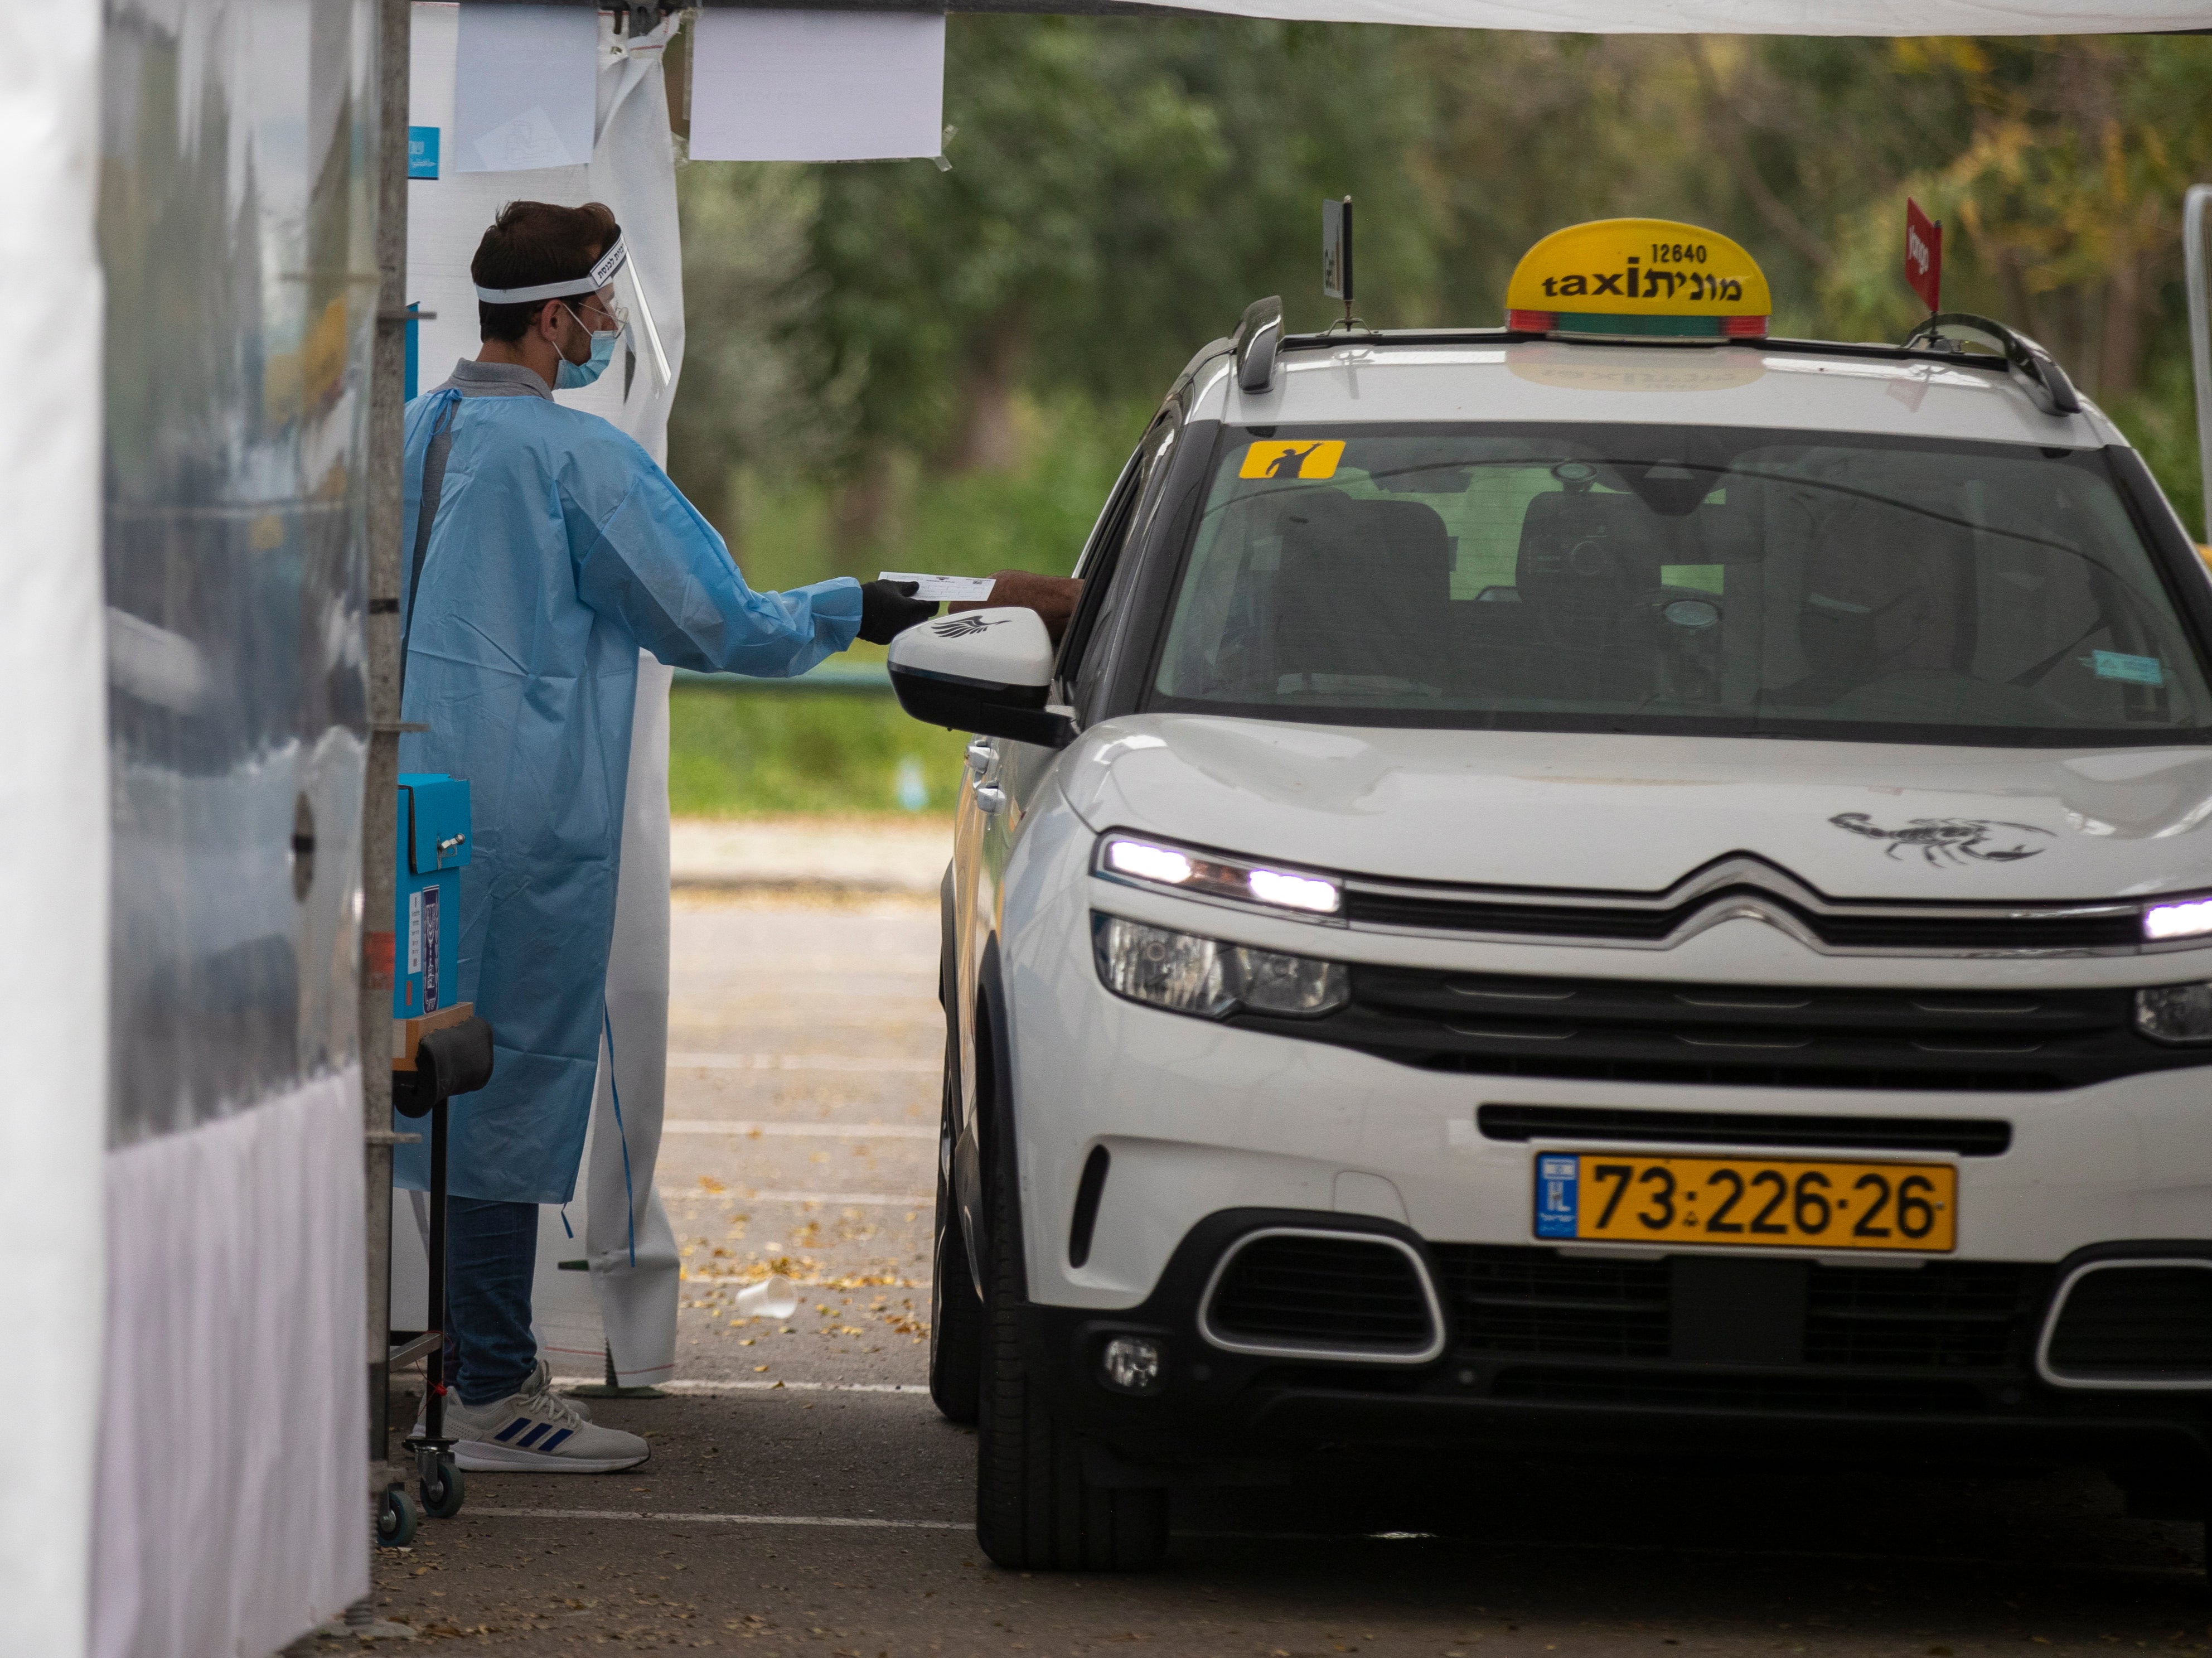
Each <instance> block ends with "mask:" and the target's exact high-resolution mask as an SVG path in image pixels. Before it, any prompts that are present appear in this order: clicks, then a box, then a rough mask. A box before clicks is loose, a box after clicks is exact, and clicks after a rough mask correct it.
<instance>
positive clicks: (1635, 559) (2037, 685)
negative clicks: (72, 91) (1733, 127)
mask: <svg viewBox="0 0 2212 1658" xmlns="http://www.w3.org/2000/svg"><path fill="white" fill-rule="evenodd" d="M1508 302H1509V307H1510V318H1509V323H1510V325H1509V326H1508V327H1506V328H1504V329H1489V330H1480V329H1476V330H1455V331H1420V332H1379V333H1377V332H1365V331H1346V330H1343V329H1338V330H1334V331H1330V332H1328V333H1327V334H1322V335H1311V336H1304V337H1285V336H1284V335H1283V334H1282V332H1281V326H1280V317H1281V310H1280V306H1279V303H1278V302H1276V301H1261V303H1260V304H1258V305H1255V307H1252V309H1251V310H1250V311H1249V312H1248V313H1247V314H1246V317H1245V319H1244V323H1243V327H1242V328H1241V329H1240V330H1239V331H1238V333H1237V337H1235V338H1233V339H1225V340H1221V341H1218V342H1216V343H1213V344H1212V345H1209V346H1207V347H1206V349H1203V350H1201V351H1200V353H1199V354H1198V355H1197V356H1195V357H1194V359H1193V360H1192V361H1191V363H1190V365H1189V367H1188V368H1186V369H1185V370H1184V371H1183V373H1182V376H1181V377H1180V378H1179V379H1178V380H1176V383H1175V385H1174V387H1173V389H1172V390H1171V391H1170V392H1169V394H1168V396H1167V398H1166V400H1165V402H1164V403H1163V404H1162V405H1161V407H1160V410H1159V413H1158V416H1157V418H1156V419H1155V421H1154V422H1153V423H1152V427H1151V429H1150V430H1149V431H1148V432H1147V433H1146V436H1145V440H1144V442H1143V445H1142V446H1141V447H1140V448H1139V450H1138V452H1137V453H1136V454H1135V455H1134V457H1133V458H1132V459H1131V460H1130V462H1129V465H1128V467H1127V471H1125V472H1124V474H1123V475H1122V477H1121V481H1120V483H1118V484H1117V485H1116V487H1115V489H1114V492H1113V495H1112V496H1111V498H1110V499H1109V501H1108V502H1107V504H1106V507H1105V510H1104V512H1103V514H1102V515H1101V517H1100V519H1099V520H1098V524H1097V528H1096V530H1095V531H1093V533H1092V535H1091V540H1090V543H1089V545H1088V546H1087V547H1086V548H1085V550H1084V553H1083V556H1082V562H1081V565H1080V567H1079V574H1081V575H1082V577H1083V578H1084V581H1085V590H1084V592H1083V597H1082V601H1081V604H1080V606H1079V609H1078V610H1077V612H1076V615H1075V616H1074V619H1073V623H1071V625H1070V626H1069V628H1068V630H1067V632H1066V637H1065V640H1064V641H1063V642H1062V643H1061V644H1060V646H1059V647H1058V648H1057V650H1056V651H1055V650H1054V648H1053V647H1052V646H1051V644H1050V642H1049V641H1048V639H1047V637H1046V635H1045V633H1044V629H1043V627H1042V623H1040V622H1039V620H1038V618H1037V617H1036V615H1035V613H1033V612H1031V611H1029V610H1012V609H1001V610H981V611H976V612H971V613H969V614H964V615H958V616H947V617H945V618H944V619H942V620H940V621H937V622H933V623H926V624H924V625H923V626H921V627H919V628H916V629H912V630H910V631H909V632H908V633H907V634H905V635H902V636H901V637H900V638H899V639H898V641H896V642H895V644H894V646H893V647H892V652H891V666H892V676H893V679H894V682H895V683H896V686H897V688H898V689H899V693H900V695H901V697H902V700H903V701H904V702H905V705H906V707H907V708H908V711H909V712H910V713H912V714H915V716H916V717H918V718H921V719H924V720H929V721H931V722H932V723H934V724H939V725H944V726H951V727H953V728H955V729H958V730H964V731H969V732H976V733H979V735H978V737H977V738H976V740H975V743H974V744H973V745H972V746H971V747H970V749H969V753H968V763H969V773H970V776H969V779H968V780H967V783H966V785H965V786H964V793H963V799H962V802H961V805H960V809H959V819H958V830H957V854H956V857H955V859H954V863H953V865H952V868H951V871H950V872H949V873H948V876H947V880H946V887H945V955H944V967H943V997H944V1001H945V1009H946V1012H947V1016H948V1027H949V1036H948V1042H947V1045H946V1063H945V1118H944V1134H943V1141H942V1146H941V1157H940V1164H939V1168H940V1180H939V1204H938V1218H937V1228H938V1242H937V1255H936V1261H935V1272H934V1278H935V1283H936V1286H937V1287H936V1292H935V1297H934V1299H935V1303H936V1307H935V1319H934V1323H933V1331H932V1341H933V1349H932V1357H931V1365H932V1370H931V1374H932V1381H933V1388H934V1389H935V1393H936V1397H937V1400H938V1402H939V1406H940V1407H941V1408H942V1409H943V1410H944V1411H945V1413H946V1414H947V1415H949V1416H951V1417H954V1418H964V1419H975V1418H978V1417H980V1428H981V1442H980V1470H981V1472H980V1475H979V1488H978V1503H977V1521H978V1530H979V1533H980V1537H981V1543H982V1545H983V1546H984V1548H985V1549H986V1550H987V1552H988V1553H989V1554H990V1556H991V1557H992V1558H994V1560H996V1561H999V1562H1000V1563H1001V1564H1006V1565H1014V1566H1021V1567H1028V1568H1053V1567H1060V1568H1074V1567H1080V1568H1083V1569H1086V1570H1097V1569H1100V1568H1105V1567H1112V1566H1117V1565H1138V1564H1146V1563H1148V1562H1150V1561H1152V1560H1153V1559H1155V1558H1158V1555H1159V1553H1160V1552H1161V1551H1162V1549H1163V1548H1164V1545H1165V1540H1166V1535H1167V1526H1168V1510H1169V1501H1170V1494H1171V1492H1172V1491H1173V1490H1174V1489H1175V1488H1176V1486H1177V1485H1180V1484H1181V1483H1182V1482H1184V1481H1187V1480H1193V1479H1243V1478H1267V1477H1273V1476H1279V1474H1280V1473H1282V1472H1283V1471H1284V1470H1285V1468H1286V1467H1294V1466H1295V1465H1296V1463H1297V1461H1298V1459H1299V1458H1300V1457H1301V1456H1303V1455H1308V1454H1310V1451H1311V1450H1312V1449H1313V1448H1316V1447H1319V1446H1322V1445H1331V1446H1338V1447H1342V1446H1346V1445H1350V1446H1358V1445H1362V1444H1370V1443H1371V1444H1376V1445H1389V1446H1396V1447H1407V1446H1413V1447H1422V1448H1450V1447H1465V1448H1468V1449H1470V1450H1473V1451H1477V1452H1479V1451H1480V1449H1481V1448H1483V1447H1486V1446H1506V1447H1512V1448H1522V1449H1527V1448H1535V1447H1540V1446H1568V1447H1573V1448H1579V1449H1583V1450H1592V1449H1597V1448H1607V1447H1613V1448H1626V1449H1628V1450H1631V1451H1633V1450H1635V1449H1637V1448H1655V1447H1661V1446H1663V1447H1665V1448H1668V1449H1670V1450H1674V1451H1680V1450H1684V1449H1691V1448H1695V1447H1697V1446H1699V1444H1701V1443H1705V1442H1719V1441H1724V1442H1728V1443H1729V1444H1731V1445H1733V1446H1737V1447H1741V1446H1744V1445H1746V1444H1756V1445H1761V1446H1766V1445H1771V1446H1773V1447H1775V1448H1777V1449H1778V1450H1793V1449H1794V1450H1801V1451H1806V1452H1810V1453H1815V1454H1819V1455H1863V1454H1881V1453H1884V1452H1892V1451H1909V1452H1911V1453H1913V1454H1916V1455H1918V1454H1931V1453H1940V1454H1942V1455H1946V1456H1959V1457H1968V1458H1973V1459H1976V1460H1978V1461H1983V1462H1991V1461H1994V1462H1996V1463H1999V1464H2005V1463H2015V1464H2016V1463H2024V1462H2045V1461H2050V1460H2051V1459H2061V1460H2066V1459H2071V1460H2075V1461H2086V1462H2088V1463H2092V1464H2094V1465H2097V1466H2100V1467H2105V1468H2107V1469H2109V1470H2111V1471H2112V1473H2113V1474H2114V1475H2115V1476H2116V1477H2117V1478H2118V1480H2119V1481H2120V1483H2121V1485H2123V1487H2124V1489H2126V1491H2128V1492H2129V1494H2130V1497H2131V1498H2133V1500H2134V1501H2135V1502H2136V1503H2137V1504H2138V1505H2139V1506H2140V1507H2141V1508H2142V1509H2144V1510H2146V1511H2166V1512H2172V1511H2173V1509H2174V1505H2176V1504H2179V1505H2181V1507H2182V1508H2183V1509H2186V1510H2187V1511H2188V1512H2189V1513H2191V1514H2199V1515H2201V1514H2202V1512H2203V1508H2202V1503H2201V1499H2202V1497H2203V1496H2204V1494H2205V1493H2206V1492H2207V1491H2212V1481H2208V1477H2207V1476H2208V1457H2209V1455H2212V1453H2208V1447H2212V1070H2208V1068H2207V1067H2208V1066H2212V681H2209V680H2208V672H2207V664H2208V661H2212V656H2208V646H2212V582H2208V580H2207V576H2206V574H2205V571H2204V569H2203V567H2202V566H2201V565H2200V563H2199V562H2198V560H2197V555H2196V551H2195V549H2194V547H2193V546H2192V544H2191V541H2190V539H2189V537H2187V535H2186V534H2185V531H2184V530H2183V528H2182V525H2181V524H2180V523H2179V520H2178V519H2176V517H2175V515H2174V513H2173V512H2172V509H2171V508H2170V507H2168V505H2167V504H2166V501H2165V500H2164V499H2163V497H2162V496H2161V495H2160V492H2159V489H2158V488H2157V486H2156V485H2155V484H2154V482H2153V480H2152V478H2151V476H2150V474H2149V472H2148V471H2147V470H2146V468H2145V467H2144V465H2143V463H2142V460H2141V459H2139V458H2138V457H2137V456H2136V453H2135V452H2134V451H2133V450H2132V449H2130V447H2129V446H2128V444H2127V442H2126V440H2125V439H2124V438H2123V437H2122V435H2121V434H2120V433H2119V432H2118V430H2116V429H2115V428H2113V426H2112V423H2111V422H2109V421H2108V420H2106V418H2105V417H2104V416H2103V415H2102V414H2100V412H2099V411H2098V410H2096V409H2095V408H2093V406H2091V405H2090V404H2088V403H2087V402H2086V401H2084V400H2083V399H2081V398H2080V397H2079V396H2078V395H2077V394H2076V393H2075V390H2074V388H2073V387H2072V386H2071V385H2070V384H2069V381H2068V380H2067V379H2066V376H2065V375H2064V374H2063V371H2062V370H2061V369H2060V368H2059V367H2058V366H2057V364H2055V363H2054V362H2053V361H2051V359H2050V357H2049V356H2048V355H2046V354H2045V353H2044V352H2043V351H2042V350H2041V349H2039V348H2038V347H2037V346H2036V345H2034V344H2033V342H2030V341H2027V340H2025V339H2023V338H2021V337H2019V336H2017V335H2015V334H2014V333H2013V332H2011V331H2008V330H2007V329H2005V328H2004V327H2002V325H1998V324H1996V323H1992V322H1990V321H1987V320H1986V319H1977V318H1968V317H1947V318H1940V319H1931V323H1930V324H1929V325H1927V326H1924V327H1923V329H1922V330H1921V331H1918V332H1917V333H1916V334H1915V335H1914V336H1913V337H1912V338H1911V339H1910V340H1908V341H1907V342H1906V343H1905V344H1903V345H1901V346H1895V347H1892V346H1887V345H1875V344H1838V343H1819V342H1810V341H1803V340H1786V339H1778V338H1771V337H1767V335H1766V314H1767V312H1768V310H1769V302H1768V299H1767V294H1766V285H1765V280H1764V278H1763V277H1762V276H1760V275H1759V271H1758V269H1757V267H1756V266H1755V265H1754V264H1753V262H1752V261H1751V259H1750V258H1748V256H1747V255H1746V254H1745V253H1744V252H1742V250H1741V249H1740V248H1737V247H1735V246H1734V245H1732V244H1730V243H1729V242H1728V241H1727V240H1724V239H1723V238H1721V237H1718V236H1716V235H1712V234H1710V233H1708V232H1705V231H1701V230H1699V229H1697V228H1694V227H1690V226H1684V225H1676V224H1670V223H1662V222H1650V221H1614V222H1606V223H1603V224H1599V225H1595V226H1581V227H1577V228H1573V229H1571V230H1568V231H1563V232H1561V233H1559V234H1558V235H1556V236H1554V237H1552V238H1550V239H1547V240H1546V241H1545V242H1543V243H1540V244H1539V245H1538V246H1536V247H1535V248H1534V249H1533V250H1531V252H1530V253H1529V255H1528V258H1526V259H1525V260H1524V261H1523V262H1522V266H1521V268H1520V270H1518V271H1517V272H1516V276H1515V277H1514V282H1513V287H1512V289H1511V290H1510V293H1509V295H1508Z"/></svg>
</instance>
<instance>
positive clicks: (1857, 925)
mask: <svg viewBox="0 0 2212 1658" xmlns="http://www.w3.org/2000/svg"><path fill="white" fill-rule="evenodd" d="M1750 906H1756V907H1757V908H1758V910H1759V912H1760V913H1761V914H1764V915H1765V916H1766V917H1767V918H1769V919H1770V920H1774V921H1776V922H1778V924H1781V925H1783V926H1787V927H1788V928H1790V930H1791V931H1793V932H1796V933H1798V934H1799V935H1800V936H1801V937H1802V938H1805V939H1806V940H1808V942H1809V943H1811V944H1814V946H1815V947H1818V948H1824V949H1827V950H1838V951H1854V950H1867V951H1875V952H1892V951H1899V950H1904V951H1929V952H1933V953H1936V954H1944V955H1950V954H1965V953H1969V952H1987V951H2002V952H2005V953H2024V954H2033V955H2039V954H2048V953H2053V952H2056V953H2062V954H2071V953H2079V952H2082V951H2091V950H2094V951H2112V952H2121V953H2132V952H2134V951H2136V950H2141V949H2142V944H2143V938H2142V919H2141V916H2140V914H2139V913H2138V911H2137V909H2136V906H2135V905H2134V904H2131V903H2124V902H2112V901H2098V900H2085V901H2083V902H2072V903H2063V902H2062V903H2043V904H2034V905H2027V904H1987V903H1984V904H1900V903H1890V902H1878V901H1867V900H1857V899H1834V898H1829V897H1826V896H1824V895H1822V894H1820V893H1818V892H1815V891H1814V890H1812V889H1811V888H1810V887H1808V886H1806V885H1805V884H1803V883H1802V882H1801V881H1799V880H1798V879H1797V878H1796V877H1794V876H1792V875H1790V873H1789V872H1787V871H1784V870H1781V869H1778V868H1776V867H1775V866H1774V865H1770V864H1768V863H1766V862H1765V860H1764V859H1759V858H1755V857H1753V856H1750V855H1748V854H1744V853H1738V854H1736V855H1735V856H1733V857H1730V858H1725V859H1719V860H1717V862H1716V863H1714V864H1711V865H1707V866H1706V867H1705V868H1704V869H1702V870H1699V871H1696V872H1692V874H1690V875H1688V876H1686V877H1685V878H1683V879H1682V880H1680V881H1678V882H1676V883H1675V884H1674V886H1673V887H1671V888H1669V889H1668V890H1667V891H1665V892H1657V893H1605V892H1564V891H1562V892H1553V891H1544V890H1528V889H1515V888H1497V887H1479V886H1432V885H1417V884H1411V883H1402V882H1395V881H1386V880H1381V879H1377V878H1372V877H1364V876H1356V877H1353V878H1350V879H1348V880H1347V881H1346V886H1345V916H1346V920H1349V921H1351V922H1352V924H1353V925H1354V926H1374V927H1388V928H1390V929H1392V930H1393V931H1410V932H1450V933H1462V934H1482V935H1489V936H1492V937H1498V938H1559V939H1583V940H1586V941H1589V942H1592V943H1603V944H1630V945H1637V944H1640V945H1644V946H1646V947H1649V948H1658V947H1662V946H1664V945H1666V944H1670V943H1673V942H1677V941H1679V938H1680V937H1681V936H1682V935H1683V934H1685V933H1686V932H1687V931H1690V930H1693V929H1694V928H1696V927H1697V926H1700V925H1710V924H1711V922H1712V921H1713V920H1717V919H1719V918H1720V917H1722V916H1724V915H1726V914H1730V913H1732V912H1740V911H1741V910H1742V909H1743V908H1747V907H1750Z"/></svg>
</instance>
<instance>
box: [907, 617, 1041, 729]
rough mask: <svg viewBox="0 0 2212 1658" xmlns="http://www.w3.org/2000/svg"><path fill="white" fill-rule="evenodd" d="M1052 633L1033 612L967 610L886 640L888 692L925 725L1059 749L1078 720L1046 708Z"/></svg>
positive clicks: (925, 623)
mask: <svg viewBox="0 0 2212 1658" xmlns="http://www.w3.org/2000/svg"><path fill="white" fill-rule="evenodd" d="M1052 659H1053V648H1052V635H1050V634H1048V633H1047V632H1046V631H1045V625H1044V618H1043V617H1042V616H1039V615H1038V614H1037V613H1036V611H1035V610H1026V609H1021V608H1017V607H1013V606H1004V607H1000V608H998V609H994V610H964V611H962V612H960V613H959V614H958V615H956V616H942V617H940V618H939V619H938V620H937V621H934V622H924V623H920V624H919V625H917V626H915V627H912V628H908V629H907V630H906V631H905V632H904V633H902V634H901V635H899V636H898V637H897V638H896V639H894V640H893V641H891V649H890V671H891V689H893V690H895V691H896V692H897V693H898V700H899V706H900V707H901V708H904V709H905V710H906V711H907V713H908V714H911V715H913V716H914V718H915V719H916V720H921V721H922V722H923V723H924V724H925V725H931V726H945V728H946V729H947V730H950V731H957V732H975V734H976V735H977V736H979V737H1006V738H1012V739H1013V740H1014V741H1015V742H1017V743H1036V744H1042V746H1044V747H1046V748H1049V749H1064V748H1066V746H1067V745H1068V744H1070V743H1072V742H1073V741H1074V740H1075V722H1074V721H1073V720H1070V719H1069V718H1068V717H1067V716H1066V714H1051V713H1048V712H1047V711H1046V709H1045V706H1044V704H1045V696H1046V694H1047V691H1048V688H1049V687H1050V686H1051V683H1052Z"/></svg>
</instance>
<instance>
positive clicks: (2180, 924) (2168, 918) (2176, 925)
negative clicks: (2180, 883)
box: [2142, 898, 2212, 944]
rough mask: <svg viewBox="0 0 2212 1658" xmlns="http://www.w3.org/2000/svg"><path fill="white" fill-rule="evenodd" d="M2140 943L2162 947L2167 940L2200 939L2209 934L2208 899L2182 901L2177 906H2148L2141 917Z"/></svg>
mask: <svg viewBox="0 0 2212 1658" xmlns="http://www.w3.org/2000/svg"><path fill="white" fill-rule="evenodd" d="M2142 931H2143V941H2144V942H2145V943H2146V944H2162V943H2164V942H2165V941H2166V939H2169V938H2203V936H2204V935H2205V934H2206V933H2208V932H2212V898H2185V899H2183V900H2181V901H2180V902H2179V903H2172V904H2152V905H2149V906H2148V907H2147V908H2145V909H2144V910H2143V913H2142Z"/></svg>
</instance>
